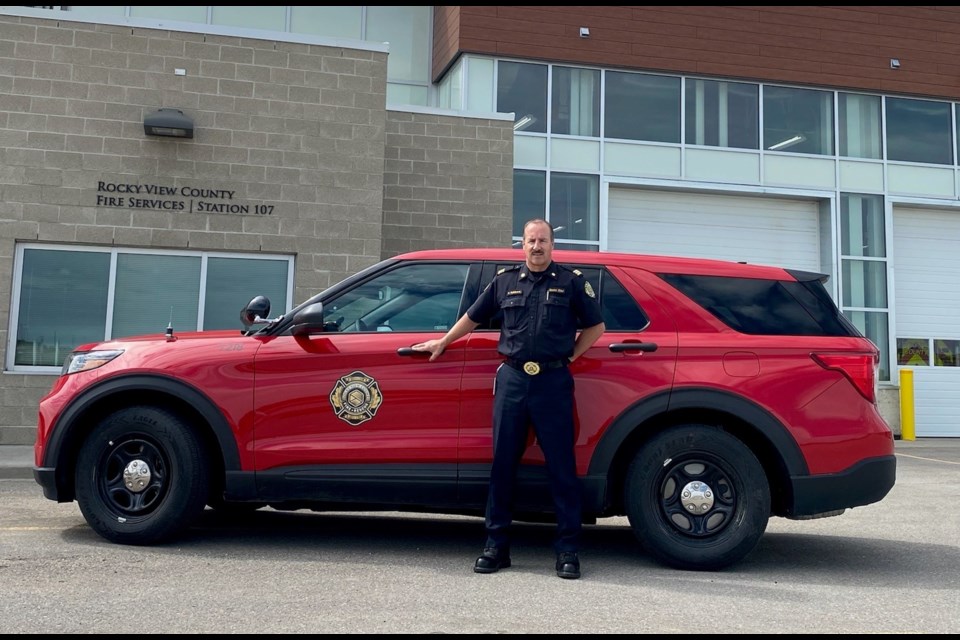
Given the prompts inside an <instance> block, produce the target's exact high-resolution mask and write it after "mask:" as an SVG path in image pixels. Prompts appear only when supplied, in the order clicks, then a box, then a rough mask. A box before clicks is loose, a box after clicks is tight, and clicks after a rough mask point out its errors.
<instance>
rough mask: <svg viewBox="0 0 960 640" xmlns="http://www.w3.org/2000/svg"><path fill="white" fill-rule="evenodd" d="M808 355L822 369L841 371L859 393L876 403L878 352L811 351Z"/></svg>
mask: <svg viewBox="0 0 960 640" xmlns="http://www.w3.org/2000/svg"><path fill="white" fill-rule="evenodd" d="M810 357H811V358H813V360H814V361H815V362H816V363H817V364H819V365H820V366H821V367H823V368H824V369H832V370H834V371H839V372H840V373H842V374H843V375H844V376H846V377H847V379H848V380H850V382H852V383H853V386H854V387H855V388H856V389H857V391H859V392H860V395H862V396H863V397H864V398H866V399H867V400H869V401H870V402H872V403H874V404H876V402H877V385H876V383H877V367H878V366H879V364H880V354H879V353H877V352H873V353H812V354H810Z"/></svg>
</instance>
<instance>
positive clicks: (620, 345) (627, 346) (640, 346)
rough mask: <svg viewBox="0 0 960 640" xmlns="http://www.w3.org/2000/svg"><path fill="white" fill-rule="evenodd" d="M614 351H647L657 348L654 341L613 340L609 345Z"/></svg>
mask: <svg viewBox="0 0 960 640" xmlns="http://www.w3.org/2000/svg"><path fill="white" fill-rule="evenodd" d="M609 349H610V351H613V352H614V353H622V352H624V351H645V352H647V353H649V352H652V351H656V350H657V343H656V342H614V343H613V344H611V345H610V347H609Z"/></svg>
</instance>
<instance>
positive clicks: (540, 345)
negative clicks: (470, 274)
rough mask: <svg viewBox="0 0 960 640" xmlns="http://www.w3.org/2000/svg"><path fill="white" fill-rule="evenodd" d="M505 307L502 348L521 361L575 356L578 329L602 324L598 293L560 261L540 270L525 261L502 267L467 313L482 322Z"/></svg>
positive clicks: (501, 330) (509, 355)
mask: <svg viewBox="0 0 960 640" xmlns="http://www.w3.org/2000/svg"><path fill="white" fill-rule="evenodd" d="M501 309H502V310H503V325H502V327H501V329H500V343H499V345H498V348H497V350H498V351H499V352H500V354H501V355H503V356H505V357H507V358H514V359H517V360H536V361H539V362H547V361H550V360H562V359H567V358H569V357H570V356H572V355H573V345H574V342H575V341H576V337H577V327H578V326H581V327H592V326H594V325H597V324H600V323H601V322H603V315H602V314H601V312H600V303H599V302H598V301H597V297H596V292H595V291H594V289H593V287H592V286H591V285H590V283H589V282H588V281H587V279H586V278H584V277H583V275H582V274H581V273H580V272H579V271H577V270H574V269H570V268H569V267H565V266H563V265H558V264H557V263H555V262H551V263H550V265H549V266H548V267H547V269H546V270H545V271H541V272H539V274H538V273H537V272H531V271H530V270H529V269H528V268H527V265H526V264H522V265H518V266H514V267H508V268H506V269H502V270H500V271H499V272H498V273H497V275H496V277H494V279H493V281H492V282H491V283H490V284H489V285H488V286H487V288H486V289H484V290H483V293H481V294H480V297H479V298H477V300H476V301H475V302H474V303H473V304H472V305H470V308H469V309H467V315H468V316H469V317H470V319H471V320H473V321H474V322H477V323H480V324H482V323H484V322H487V321H488V320H490V318H492V317H493V316H494V315H495V314H496V313H497V311H499V310H501Z"/></svg>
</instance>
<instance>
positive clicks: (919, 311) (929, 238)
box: [893, 207, 960, 437]
mask: <svg viewBox="0 0 960 640" xmlns="http://www.w3.org/2000/svg"><path fill="white" fill-rule="evenodd" d="M893 272H894V273H893V276H894V277H893V282H894V305H895V309H896V323H897V326H896V329H895V332H896V337H897V351H898V357H899V358H900V361H901V362H904V363H905V364H904V365H903V366H909V367H910V368H911V369H913V372H914V374H913V388H914V421H915V433H916V435H917V436H918V437H919V436H928V437H947V436H958V437H960V366H957V365H958V364H960V362H958V359H960V358H958V356H960V210H949V211H947V210H942V209H916V208H907V207H895V208H894V212H893Z"/></svg>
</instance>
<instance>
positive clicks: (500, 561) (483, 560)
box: [473, 547, 510, 573]
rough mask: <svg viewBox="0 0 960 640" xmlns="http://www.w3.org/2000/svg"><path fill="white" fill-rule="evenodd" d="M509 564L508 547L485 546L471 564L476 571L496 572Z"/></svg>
mask: <svg viewBox="0 0 960 640" xmlns="http://www.w3.org/2000/svg"><path fill="white" fill-rule="evenodd" d="M509 566H510V549H497V548H496V547H487V548H486V549H484V550H483V554H482V555H481V556H480V557H479V558H477V561H476V563H475V564H474V565H473V570H474V572H476V573H496V572H497V571H500V569H506V568H507V567H509Z"/></svg>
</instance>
